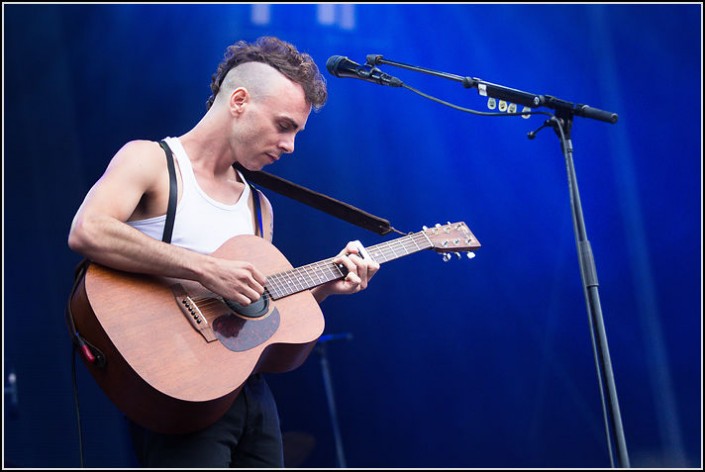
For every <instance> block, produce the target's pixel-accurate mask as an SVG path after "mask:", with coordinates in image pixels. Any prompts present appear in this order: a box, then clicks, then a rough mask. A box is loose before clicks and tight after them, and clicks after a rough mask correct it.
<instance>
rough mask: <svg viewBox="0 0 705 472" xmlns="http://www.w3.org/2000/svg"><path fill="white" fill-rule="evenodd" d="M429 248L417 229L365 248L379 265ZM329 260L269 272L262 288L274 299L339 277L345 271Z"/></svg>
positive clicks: (342, 275)
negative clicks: (273, 272) (274, 272)
mask: <svg viewBox="0 0 705 472" xmlns="http://www.w3.org/2000/svg"><path fill="white" fill-rule="evenodd" d="M432 247H433V244H432V243H431V241H430V240H429V238H428V237H427V236H426V235H425V234H424V233H423V232H418V233H413V234H409V235H407V236H403V237H401V238H397V239H394V240H392V241H387V242H384V243H381V244H377V245H375V246H371V247H369V248H366V250H367V253H368V254H369V255H370V257H371V258H372V259H373V260H374V261H375V262H377V263H379V264H382V263H384V262H389V261H393V260H394V259H398V258H400V257H404V256H408V255H409V254H414V253H416V252H419V251H423V250H424V249H430V248H432ZM333 259H334V258H332V257H331V258H329V259H325V260H323V261H319V262H314V263H312V264H308V265H305V266H301V267H297V268H295V269H291V270H288V271H286V272H280V273H278V274H274V275H271V276H269V277H267V284H266V286H265V288H266V290H267V292H269V294H270V295H271V297H272V298H273V299H274V300H277V299H279V298H283V297H286V296H289V295H293V294H295V293H298V292H302V291H304V290H309V289H311V288H314V287H317V286H319V285H323V284H324V283H326V282H330V281H332V280H338V279H342V278H343V277H345V275H346V274H345V272H343V271H342V270H341V269H340V267H338V265H337V264H335V263H334V262H333Z"/></svg>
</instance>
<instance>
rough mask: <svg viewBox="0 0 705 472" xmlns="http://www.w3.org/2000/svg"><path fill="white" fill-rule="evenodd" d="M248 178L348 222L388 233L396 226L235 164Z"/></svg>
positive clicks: (287, 182) (342, 203)
mask: <svg viewBox="0 0 705 472" xmlns="http://www.w3.org/2000/svg"><path fill="white" fill-rule="evenodd" d="M234 167H235V168H236V169H238V170H239V171H240V172H242V173H243V175H244V176H245V177H246V178H247V180H248V181H251V182H254V183H256V184H259V185H261V186H263V187H267V188H268V189H270V190H274V191H275V192H277V193H280V194H282V195H284V196H285V197H289V198H292V199H294V200H297V201H299V202H301V203H304V204H306V205H309V206H311V207H313V208H316V209H318V210H321V211H324V212H326V213H328V214H330V215H333V216H335V217H336V218H339V219H341V220H345V221H347V222H348V223H352V224H354V225H357V226H360V227H362V228H365V229H367V230H369V231H372V232H375V233H377V234H381V235H384V234H387V233H389V232H390V231H392V230H393V229H394V228H392V226H391V225H390V223H389V221H388V220H385V219H382V218H379V217H377V216H375V215H371V214H370V213H367V212H365V211H362V210H360V209H359V208H355V207H354V206H352V205H349V204H347V203H344V202H341V201H339V200H336V199H334V198H331V197H329V196H327V195H324V194H322V193H318V192H314V191H313V190H311V189H308V188H306V187H302V186H301V185H298V184H295V183H293V182H290V181H288V180H285V179H282V178H281V177H277V176H275V175H272V174H269V173H267V172H262V171H250V170H247V169H245V168H244V167H242V166H241V165H240V164H234Z"/></svg>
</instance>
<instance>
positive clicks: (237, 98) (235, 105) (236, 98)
mask: <svg viewBox="0 0 705 472" xmlns="http://www.w3.org/2000/svg"><path fill="white" fill-rule="evenodd" d="M250 97H251V96H250V92H248V91H247V89H246V88H244V87H238V88H236V89H235V90H233V91H232V93H231V94H230V101H229V102H228V105H229V108H230V111H231V112H232V113H235V114H240V113H242V112H243V111H244V110H245V106H246V105H247V104H248V103H249V102H250Z"/></svg>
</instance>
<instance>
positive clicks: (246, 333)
mask: <svg viewBox="0 0 705 472" xmlns="http://www.w3.org/2000/svg"><path fill="white" fill-rule="evenodd" d="M277 328H279V310H277V309H276V308H274V309H273V310H272V311H271V313H270V314H269V316H266V317H264V318H259V319H246V318H242V317H240V316H237V315H234V314H232V313H228V314H227V315H221V316H219V317H218V318H216V319H215V320H213V331H214V332H215V336H216V337H217V338H218V341H220V342H221V343H222V344H223V346H225V347H227V348H228V349H230V350H231V351H235V352H241V351H247V350H248V349H252V348H253V347H255V346H259V345H260V344H262V343H263V342H265V341H266V340H268V339H269V338H271V337H272V335H273V334H274V333H275V332H276V331H277Z"/></svg>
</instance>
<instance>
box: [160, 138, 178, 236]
mask: <svg viewBox="0 0 705 472" xmlns="http://www.w3.org/2000/svg"><path fill="white" fill-rule="evenodd" d="M159 145H160V146H161V147H162V149H164V152H165V153H166V165H167V168H168V169H169V205H168V206H167V210H166V221H165V222H164V234H163V235H162V241H164V242H165V243H171V233H172V232H173V231H174V218H175V217H176V198H177V196H178V194H179V192H178V191H177V190H178V189H177V188H176V169H175V168H174V156H173V155H172V153H171V149H170V148H169V145H168V144H167V143H166V142H164V141H159Z"/></svg>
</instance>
